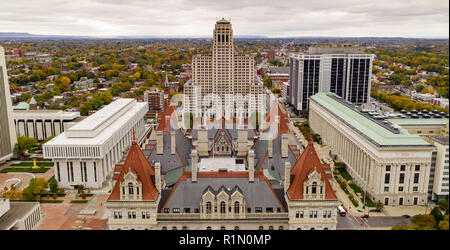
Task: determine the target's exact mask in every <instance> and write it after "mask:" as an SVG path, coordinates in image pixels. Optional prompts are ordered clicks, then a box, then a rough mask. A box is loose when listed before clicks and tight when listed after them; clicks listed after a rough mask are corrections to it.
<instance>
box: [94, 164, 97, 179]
mask: <svg viewBox="0 0 450 250" xmlns="http://www.w3.org/2000/svg"><path fill="white" fill-rule="evenodd" d="M94 180H95V182H97V163H96V162H94Z"/></svg>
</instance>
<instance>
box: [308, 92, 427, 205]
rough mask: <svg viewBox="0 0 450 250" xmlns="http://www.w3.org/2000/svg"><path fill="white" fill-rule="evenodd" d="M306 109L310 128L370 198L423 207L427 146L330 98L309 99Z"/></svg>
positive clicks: (413, 136) (410, 135) (344, 102)
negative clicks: (317, 134)
mask: <svg viewBox="0 0 450 250" xmlns="http://www.w3.org/2000/svg"><path fill="white" fill-rule="evenodd" d="M309 105H310V109H309V123H310V126H311V129H312V130H313V131H314V132H315V133H319V134H320V135H321V138H322V140H323V142H324V143H325V144H327V145H329V146H330V150H331V151H330V153H331V154H336V155H337V156H338V160H340V161H342V162H344V163H345V164H346V165H347V170H348V171H349V173H350V174H351V176H352V177H353V180H354V181H355V183H356V184H357V185H359V186H361V187H362V188H363V189H364V190H366V191H367V193H368V197H369V198H370V199H372V200H373V201H375V202H378V201H380V202H382V203H383V204H385V205H400V206H401V205H423V204H425V203H426V202H427V196H428V186H429V177H430V168H431V156H432V151H433V150H434V149H435V147H434V146H433V145H432V144H430V143H428V142H427V141H425V140H424V139H423V138H422V137H420V136H419V135H415V134H410V133H409V132H408V131H407V130H405V129H402V128H399V127H398V126H396V125H393V124H391V123H389V122H387V121H386V122H385V121H384V120H377V119H373V118H371V117H370V116H369V115H368V114H366V113H363V112H361V110H359V109H357V108H355V106H354V105H351V104H349V103H347V102H346V101H345V100H343V98H340V97H338V96H336V95H335V94H333V93H318V94H316V95H314V96H311V98H310V104H309Z"/></svg>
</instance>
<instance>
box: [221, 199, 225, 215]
mask: <svg viewBox="0 0 450 250" xmlns="http://www.w3.org/2000/svg"><path fill="white" fill-rule="evenodd" d="M225 209H226V207H225V201H222V202H220V212H221V213H222V214H224V213H225Z"/></svg>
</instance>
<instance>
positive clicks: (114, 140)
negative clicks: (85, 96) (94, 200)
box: [43, 99, 148, 188]
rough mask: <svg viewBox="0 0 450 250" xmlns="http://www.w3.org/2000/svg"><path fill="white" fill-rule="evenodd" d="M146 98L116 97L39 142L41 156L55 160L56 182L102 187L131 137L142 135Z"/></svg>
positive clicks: (71, 185) (65, 184)
mask: <svg viewBox="0 0 450 250" xmlns="http://www.w3.org/2000/svg"><path fill="white" fill-rule="evenodd" d="M147 111H148V104H147V103H146V102H136V100H134V99H118V100H116V101H114V102H112V103H110V104H109V105H107V106H105V107H104V108H102V109H100V110H99V111H97V112H96V113H94V114H93V115H91V116H89V117H87V118H86V119H84V120H83V121H81V122H79V123H77V124H76V125H74V126H72V127H70V128H69V129H67V130H66V131H65V132H64V133H62V134H60V135H58V136H57V137H55V138H54V139H52V140H50V141H49V142H47V143H46V144H44V146H43V154H44V158H50V159H53V161H54V162H55V177H56V180H57V181H58V184H59V186H61V187H64V188H73V187H74V186H75V185H84V186H85V187H87V188H102V186H103V185H104V184H108V185H109V182H106V181H107V180H108V179H109V177H110V176H111V173H112V171H113V168H114V165H115V164H116V163H118V162H120V161H121V159H122V157H123V153H124V152H125V151H126V150H127V149H128V147H129V146H130V144H131V141H132V138H133V129H134V130H135V134H136V137H137V138H141V137H142V136H143V135H144V132H145V129H144V116H145V113H147Z"/></svg>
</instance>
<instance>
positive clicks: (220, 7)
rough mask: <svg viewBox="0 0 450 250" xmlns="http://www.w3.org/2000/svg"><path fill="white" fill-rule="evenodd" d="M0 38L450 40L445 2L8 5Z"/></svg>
mask: <svg viewBox="0 0 450 250" xmlns="http://www.w3.org/2000/svg"><path fill="white" fill-rule="evenodd" d="M1 6H2V8H1V9H0V32H1V31H8V32H35V33H38V34H61V35H94V36H104V35H107V36H109V35H177V36H183V35H185V36H199V35H201V36H210V35H211V32H212V29H213V26H214V22H215V20H216V19H217V18H221V17H226V18H231V20H232V24H233V28H234V31H235V34H237V35H266V36H271V37H277V36H309V35H321V36H327V35H329V36H368V35H376V36H405V37H448V28H449V15H448V11H449V3H448V1H443V0H416V1H410V0H376V1H374V0H340V1H337V0H314V1H311V0H307V1H305V0H293V1H292V0H277V1H269V0H246V1H242V0H227V1H224V0H221V1H213V0H166V1H157V0H78V1H70V0H41V1H36V0H34V1H25V0H15V1H4V3H2V5H1Z"/></svg>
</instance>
